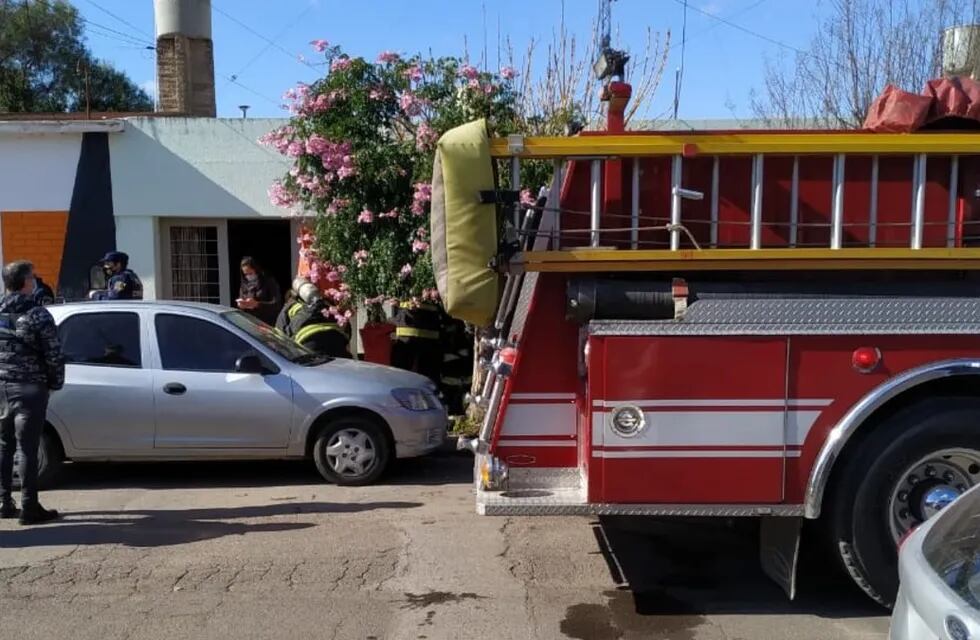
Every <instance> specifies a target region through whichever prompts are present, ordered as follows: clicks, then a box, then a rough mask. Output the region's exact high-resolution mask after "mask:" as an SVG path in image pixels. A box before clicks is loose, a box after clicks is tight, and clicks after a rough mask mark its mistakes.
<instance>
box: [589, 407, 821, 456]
mask: <svg viewBox="0 0 980 640" xmlns="http://www.w3.org/2000/svg"><path fill="white" fill-rule="evenodd" d="M820 413H821V412H820V411H787V412H786V413H785V421H784V415H783V412H782V411H645V412H644V414H643V415H644V417H645V418H646V427H645V428H644V430H643V431H642V432H640V433H639V434H637V435H635V436H632V437H623V436H621V435H619V434H618V433H616V432H615V431H613V428H612V426H611V425H610V424H609V419H608V417H609V415H610V414H609V413H606V412H602V411H596V412H593V414H592V444H593V446H604V447H605V448H607V449H608V448H609V447H611V446H614V445H619V446H621V447H629V446H643V445H665V446H677V447H680V446H710V445H714V446H760V447H782V446H783V445H784V444H786V445H789V446H799V445H802V444H803V443H804V442H805V441H806V437H807V434H808V433H809V432H810V428H811V427H813V424H814V423H815V422H816V421H817V418H818V417H819V416H820Z"/></svg>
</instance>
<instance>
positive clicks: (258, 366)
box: [235, 353, 266, 375]
mask: <svg viewBox="0 0 980 640" xmlns="http://www.w3.org/2000/svg"><path fill="white" fill-rule="evenodd" d="M235 371H237V372H238V373H258V374H260V375H261V374H264V373H266V368H265V365H263V364H262V360H261V359H260V358H259V357H258V356H257V355H255V354H254V353H246V354H245V355H243V356H242V357H240V358H239V359H238V360H236V361H235Z"/></svg>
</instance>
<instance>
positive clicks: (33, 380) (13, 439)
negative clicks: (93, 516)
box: [0, 293, 65, 515]
mask: <svg viewBox="0 0 980 640" xmlns="http://www.w3.org/2000/svg"><path fill="white" fill-rule="evenodd" d="M64 383H65V358H64V355H63V354H62V352H61V344H60V343H59V341H58V329H57V327H56V326H55V324H54V318H52V317H51V313H50V312H49V311H48V310H47V309H45V308H44V307H41V306H38V305H36V304H35V303H34V300H33V296H29V295H26V294H23V293H8V294H7V295H5V296H4V297H3V299H2V300H0V502H3V503H5V504H8V505H9V504H12V493H13V468H14V451H16V449H17V444H18V443H19V444H20V449H21V458H20V469H19V472H20V478H21V491H22V493H23V497H22V502H21V507H22V508H23V513H24V514H25V515H30V514H31V513H32V512H34V513H35V514H36V513H37V512H38V510H40V504H39V503H38V499H37V488H38V487H37V474H38V447H39V446H40V442H41V433H42V431H43V430H44V420H45V414H46V412H47V407H48V395H49V393H50V392H51V391H54V390H56V389H60V388H61V387H62V386H63V385H64ZM52 513H54V512H52Z"/></svg>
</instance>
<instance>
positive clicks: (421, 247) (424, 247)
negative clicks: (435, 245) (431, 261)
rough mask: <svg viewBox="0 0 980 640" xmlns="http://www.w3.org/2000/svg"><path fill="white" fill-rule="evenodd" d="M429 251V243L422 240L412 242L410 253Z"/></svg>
mask: <svg viewBox="0 0 980 640" xmlns="http://www.w3.org/2000/svg"><path fill="white" fill-rule="evenodd" d="M428 250H429V243H428V242H425V241H424V240H412V253H425V252H426V251H428Z"/></svg>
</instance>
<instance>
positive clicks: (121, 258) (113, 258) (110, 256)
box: [102, 251, 129, 264]
mask: <svg viewBox="0 0 980 640" xmlns="http://www.w3.org/2000/svg"><path fill="white" fill-rule="evenodd" d="M102 262H120V263H122V264H126V263H128V262H129V256H128V255H126V254H125V253H123V252H122V251H110V252H109V253H107V254H105V257H103V258H102Z"/></svg>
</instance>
